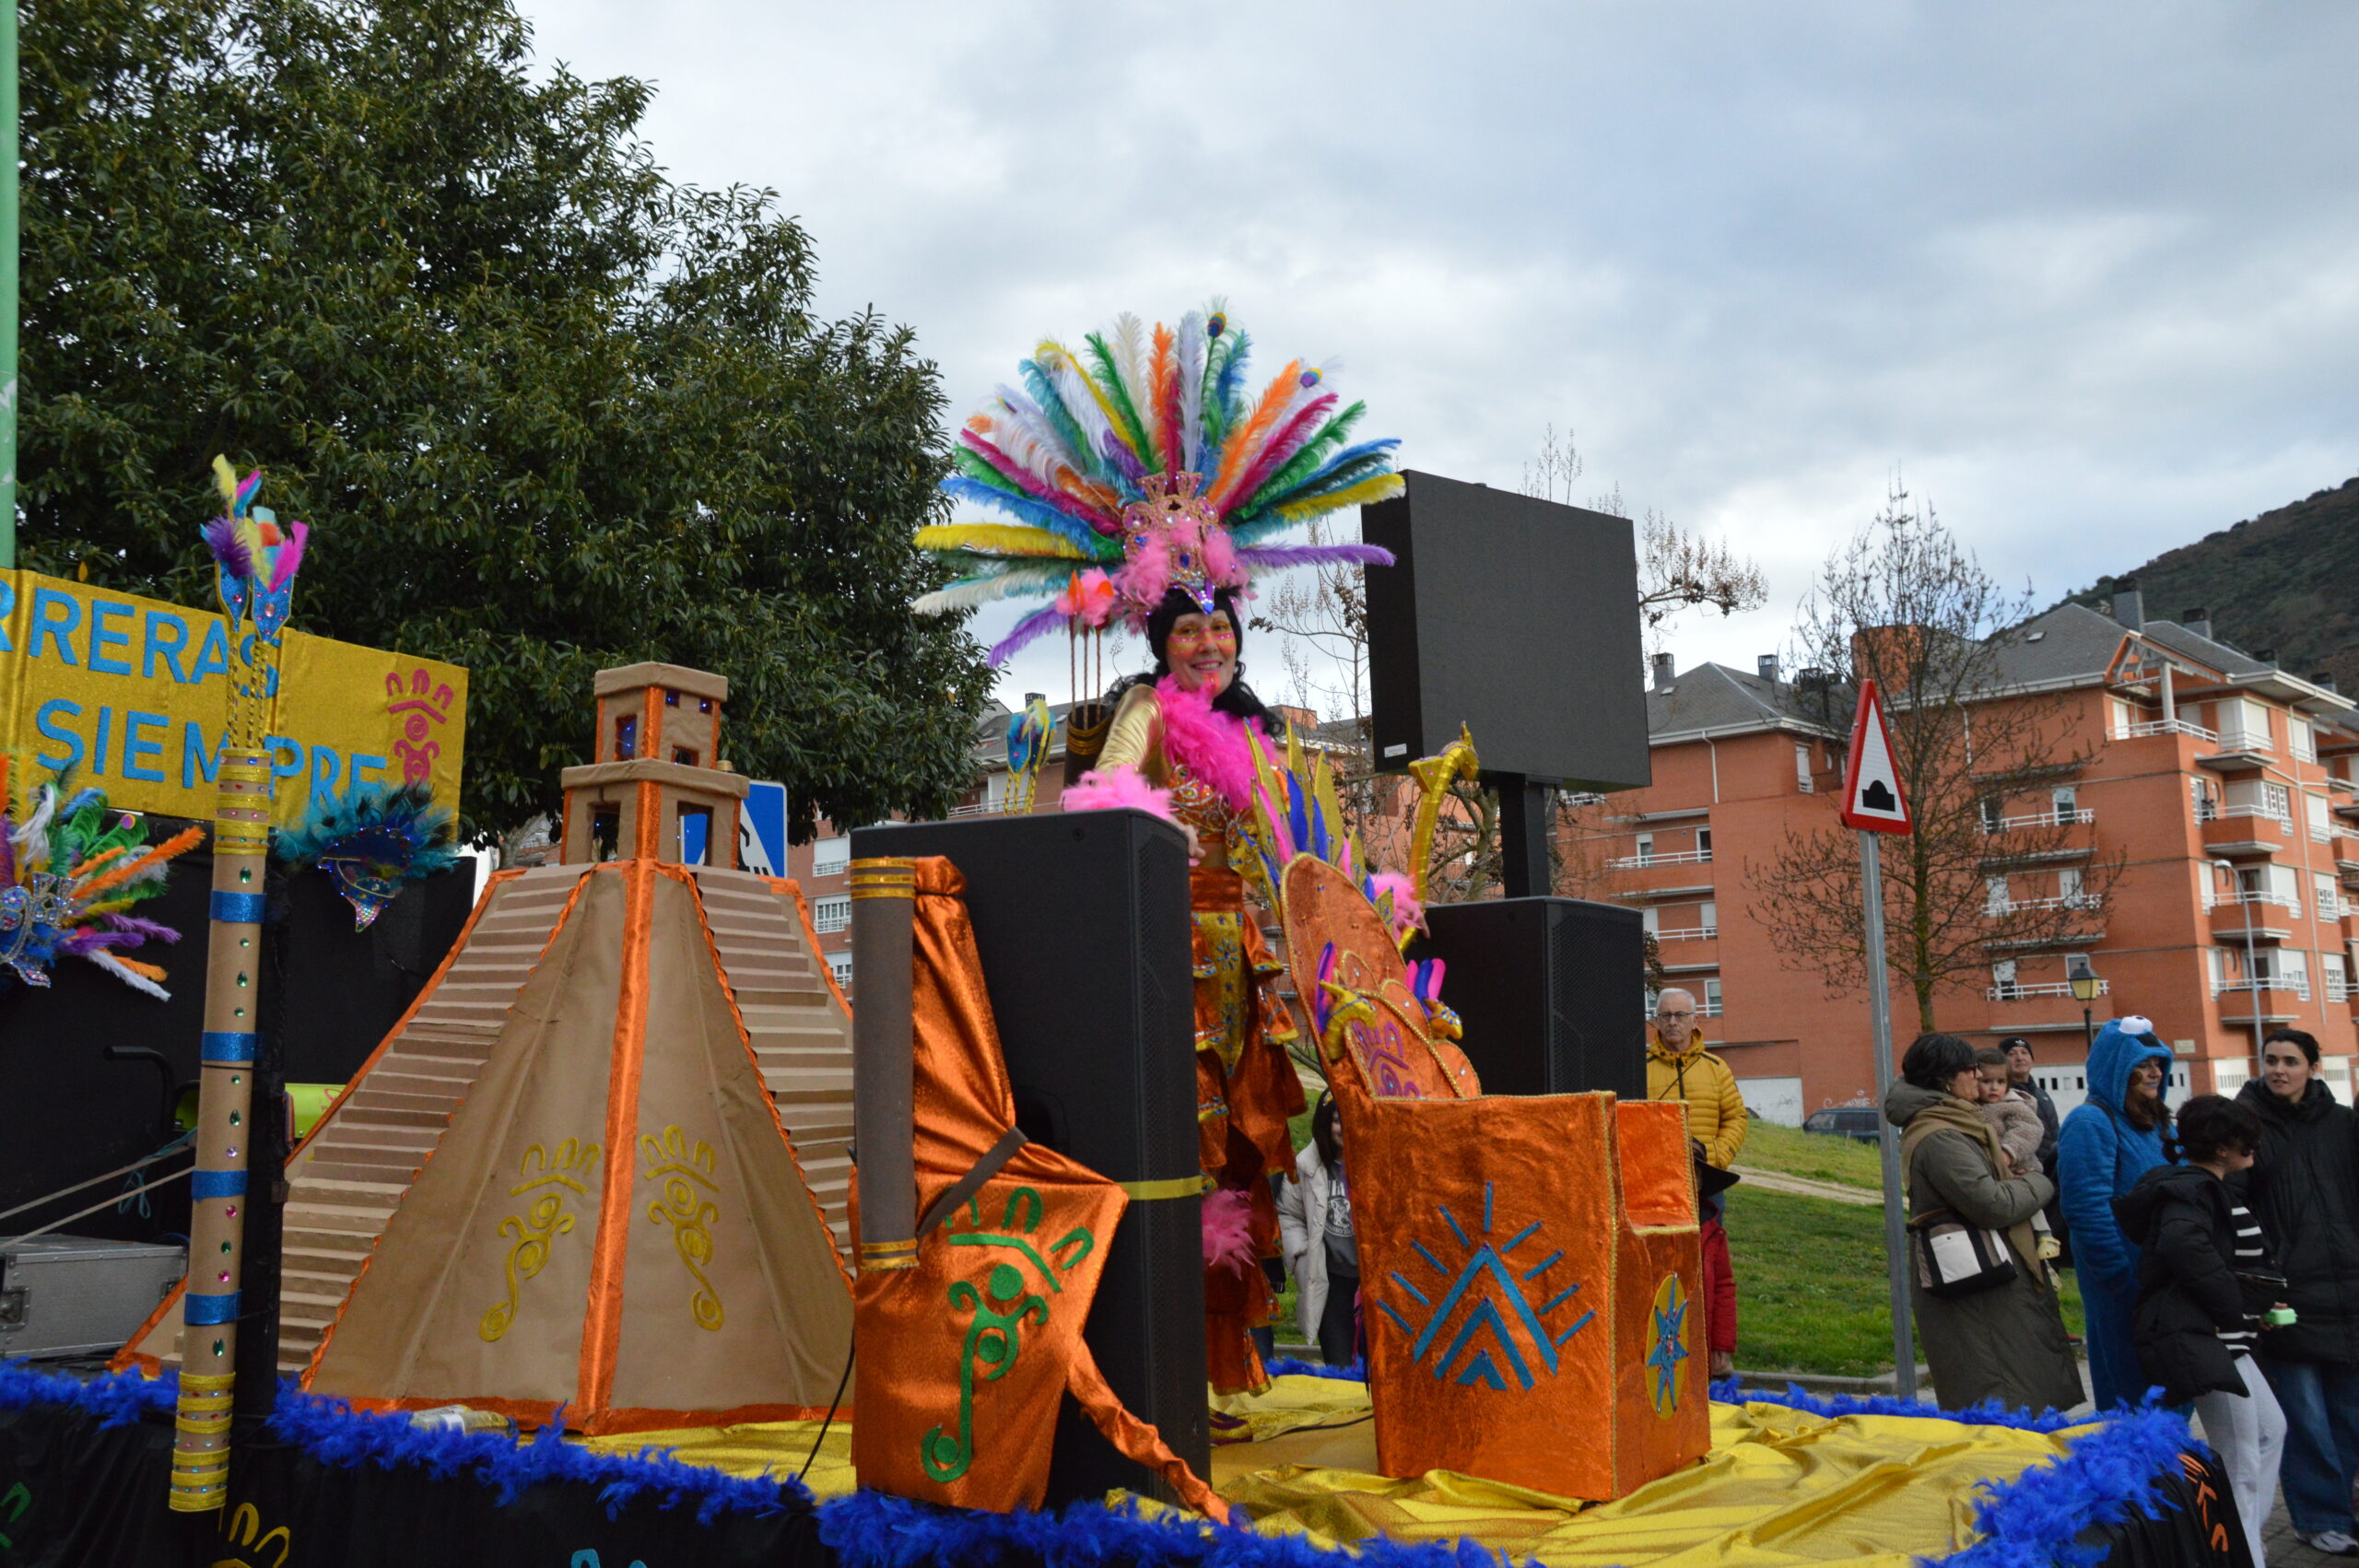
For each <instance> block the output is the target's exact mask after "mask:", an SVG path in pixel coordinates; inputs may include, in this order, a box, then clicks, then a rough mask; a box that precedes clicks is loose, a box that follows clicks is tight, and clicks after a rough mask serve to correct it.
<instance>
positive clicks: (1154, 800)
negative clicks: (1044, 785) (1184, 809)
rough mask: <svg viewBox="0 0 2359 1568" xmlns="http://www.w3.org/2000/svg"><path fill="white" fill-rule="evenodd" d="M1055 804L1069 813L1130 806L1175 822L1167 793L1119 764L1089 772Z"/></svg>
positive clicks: (1132, 769) (1169, 793)
mask: <svg viewBox="0 0 2359 1568" xmlns="http://www.w3.org/2000/svg"><path fill="white" fill-rule="evenodd" d="M1058 804H1059V805H1060V806H1062V808H1063V809H1064V810H1066V811H1069V812H1110V811H1117V810H1120V809H1121V807H1124V806H1131V807H1133V808H1135V809H1137V810H1139V811H1143V812H1145V813H1147V814H1148V815H1150V816H1159V817H1161V818H1162V819H1163V820H1164V821H1166V822H1175V821H1177V820H1178V818H1176V817H1174V816H1173V815H1172V814H1171V791H1170V790H1158V789H1156V787H1155V786H1154V785H1152V784H1150V783H1148V782H1147V781H1146V778H1144V775H1142V774H1141V773H1140V772H1139V770H1138V769H1137V768H1135V767H1129V766H1122V765H1121V764H1119V763H1118V764H1117V765H1115V766H1112V767H1095V768H1092V769H1090V770H1089V771H1088V772H1087V773H1085V774H1083V775H1082V776H1081V777H1080V778H1076V779H1074V781H1073V787H1072V788H1071V789H1069V790H1066V791H1065V792H1064V794H1063V795H1062V796H1061V797H1059V800H1058Z"/></svg>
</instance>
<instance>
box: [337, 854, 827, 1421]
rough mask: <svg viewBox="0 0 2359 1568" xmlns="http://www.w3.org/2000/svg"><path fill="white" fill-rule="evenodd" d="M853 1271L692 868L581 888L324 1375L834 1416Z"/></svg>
mask: <svg viewBox="0 0 2359 1568" xmlns="http://www.w3.org/2000/svg"><path fill="white" fill-rule="evenodd" d="M850 1351H851V1287H850V1282H849V1281H848V1279H847V1277H846V1275H845V1273H844V1270H843V1266H842V1263H841V1260H840V1259H839V1258H838V1257H837V1255H836V1251H835V1247H834V1246H833V1243H832V1240H831V1238H830V1237H829V1235H828V1232H827V1222H826V1219H825V1217H824V1215H823V1214H822V1213H821V1211H820V1209H819V1206H818V1204H817V1202H816V1199H813V1197H812V1196H811V1194H810V1191H809V1189H808V1188H807V1187H806V1186H805V1185H804V1180H803V1176H802V1173H801V1172H800V1170H799V1169H798V1168H797V1166H796V1164H795V1161H794V1156H793V1152H792V1147H791V1145H790V1144H789V1142H788V1140H787V1138H786V1134H785V1131H784V1129H783V1128H782V1127H781V1126H780V1122H779V1119H778V1114H777V1111H776V1109H775V1107H774V1106H771V1104H770V1103H769V1096H768V1094H766V1093H765V1092H764V1089H763V1084H762V1079H761V1073H760V1070H759V1068H758V1066H757V1063H756V1061H755V1058H754V1054H753V1050H752V1047H751V1045H750V1043H749V1042H748V1040H747V1039H746V1036H745V1028H744V1025H743V1024H741V1023H740V1021H739V1019H738V1015H737V1010H736V1005H735V1003H734V1000H733V999H732V998H731V996H730V994H729V989H728V987H727V985H726V984H725V983H724V980H723V977H722V967H721V962H720V958H719V955H718V954H717V953H716V952H715V951H714V946H713V942H712V938H711V935H710V930H709V928H708V927H707V925H706V921H705V916H704V912H703V908H702V906H701V902H700V900H699V899H698V895H697V888H696V878H695V876H694V874H693V873H692V872H689V871H688V870H687V868H685V867H680V866H675V865H666V864H663V863H661V862H658V861H654V860H627V861H618V862H612V863H609V864H606V865H602V866H599V867H597V868H595V869H594V870H593V871H592V872H589V873H588V874H586V875H584V876H583V877H582V878H581V881H580V883H578V885H577V887H576V889H575V892H574V894H573V895H572V898H571V899H570V901H569V907H568V909H567V911H566V914H565V916H564V918H563V919H561V920H560V921H559V923H558V926H557V934H556V935H555V936H554V937H553V938H552V939H551V941H550V942H549V945H548V948H547V950H546V953H544V954H543V955H542V956H541V959H540V962H539V963H538V964H537V965H534V971H533V974H532V977H531V978H530V979H528V980H527V981H526V982H525V984H524V987H523V989H522V992H521V993H520V994H519V995H518V997H517V999H516V1003H515V1006H514V1007H513V1008H512V1009H511V1011H510V1013H509V1018H508V1022H507V1024H506V1025H505V1026H504V1027H503V1028H502V1029H501V1030H500V1032H499V1037H498V1038H497V1039H496V1040H495V1041H494V1042H493V1043H492V1047H491V1050H490V1052H489V1055H488V1059H487V1061H486V1062H485V1065H484V1069H483V1071H482V1074H481V1076H480V1077H479V1078H478V1079H477V1081H476V1082H475V1089H474V1092H473V1093H471V1094H469V1095H468V1096H467V1099H466V1102H465V1103H464V1105H462V1106H460V1107H459V1110H458V1112H457V1114H456V1115H455V1116H454V1117H452V1121H451V1128H450V1131H449V1132H448V1133H447V1134H446V1135H445V1136H444V1138H443V1139H442V1141H441V1144H440V1147H439V1148H438V1149H437V1150H436V1151H435V1154H434V1157H433V1158H432V1159H431V1160H429V1161H428V1162H427V1164H426V1166H425V1168H424V1169H423V1170H421V1171H420V1172H419V1173H418V1176H417V1180H416V1181H414V1182H413V1183H411V1184H410V1187H409V1189H408V1191H407V1192H406V1193H405V1194H404V1196H403V1198H402V1200H401V1204H400V1206H399V1207H398V1208H397V1209H396V1210H395V1211H393V1218H392V1220H391V1221H390V1222H389V1223H387V1224H386V1226H385V1232H384V1235H383V1236H382V1237H381V1239H380V1240H379V1242H378V1244H377V1246H376V1250H375V1252H374V1253H373V1254H372V1255H371V1257H370V1260H369V1262H368V1265H367V1266H366V1267H365V1268H364V1269H363V1270H362V1271H361V1274H360V1277H359V1279H358V1281H355V1282H354V1285H353V1288H352V1293H351V1295H350V1297H349V1299H348V1300H347V1301H346V1304H345V1306H344V1310H343V1312H342V1313H341V1314H340V1315H339V1316H337V1318H336V1320H335V1321H334V1323H333V1324H332V1325H330V1327H329V1328H328V1331H327V1334H326V1336H325V1338H324V1339H323V1340H322V1342H321V1345H320V1348H319V1350H318V1352H316V1353H315V1355H314V1356H313V1359H312V1363H311V1369H310V1372H309V1374H308V1375H307V1377H306V1378H305V1383H306V1386H307V1387H310V1388H311V1390H312V1391H313V1392H315V1393H323V1394H335V1395H340V1396H343V1397H345V1398H350V1399H352V1400H354V1401H355V1402H356V1403H363V1404H368V1405H392V1406H400V1407H406V1408H424V1407H427V1406H432V1405H440V1404H448V1403H453V1402H456V1403H464V1404H468V1405H473V1406H475V1407H477V1408H480V1409H486V1410H499V1411H501V1412H503V1413H506V1414H508V1415H511V1416H514V1417H516V1418H517V1419H518V1420H520V1421H525V1422H546V1420H547V1419H548V1418H549V1416H550V1413H551V1412H552V1411H553V1410H555V1409H556V1408H557V1407H558V1406H560V1405H561V1406H564V1407H565V1408H566V1410H567V1418H566V1419H567V1422H568V1424H569V1425H572V1426H577V1427H580V1428H581V1429H582V1430H585V1431H589V1432H627V1431H632V1430H640V1429H646V1428H652V1427H659V1426H677V1425H683V1424H690V1423H694V1422H738V1421H777V1420H786V1419H791V1418H793V1417H796V1416H799V1415H803V1414H806V1413H813V1412H815V1411H816V1410H821V1409H824V1408H825V1407H826V1406H827V1403H828V1401H829V1398H830V1397H831V1396H832V1394H833V1392H834V1390H835V1388H836V1386H837V1382H838V1380H839V1377H840V1376H841V1375H842V1373H843V1369H844V1363H845V1358H846V1357H847V1355H848V1354H849V1353H850Z"/></svg>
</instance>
